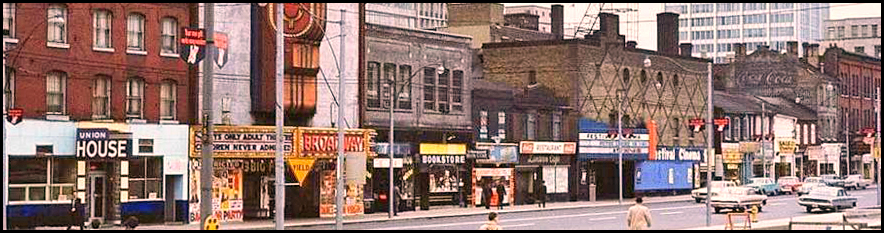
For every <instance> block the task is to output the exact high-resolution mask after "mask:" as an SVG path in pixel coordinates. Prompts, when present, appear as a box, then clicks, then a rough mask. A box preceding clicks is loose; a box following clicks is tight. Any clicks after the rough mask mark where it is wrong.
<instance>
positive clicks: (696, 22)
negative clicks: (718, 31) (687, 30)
mask: <svg viewBox="0 0 884 233" xmlns="http://www.w3.org/2000/svg"><path fill="white" fill-rule="evenodd" d="M712 22H713V21H712V17H705V18H693V19H691V26H692V27H702V26H712V25H713V23H712Z"/></svg>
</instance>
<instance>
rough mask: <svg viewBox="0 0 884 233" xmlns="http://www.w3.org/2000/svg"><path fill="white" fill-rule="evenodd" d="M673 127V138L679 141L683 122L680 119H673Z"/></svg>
mask: <svg viewBox="0 0 884 233" xmlns="http://www.w3.org/2000/svg"><path fill="white" fill-rule="evenodd" d="M671 125H672V132H673V136H672V137H673V139H676V140H678V137H679V136H680V135H681V120H680V119H678V117H676V118H672V124H671Z"/></svg>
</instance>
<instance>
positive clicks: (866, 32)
mask: <svg viewBox="0 0 884 233" xmlns="http://www.w3.org/2000/svg"><path fill="white" fill-rule="evenodd" d="M868 36H869V25H863V26H862V37H868Z"/></svg>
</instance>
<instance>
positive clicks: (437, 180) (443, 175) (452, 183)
mask: <svg viewBox="0 0 884 233" xmlns="http://www.w3.org/2000/svg"><path fill="white" fill-rule="evenodd" d="M429 173H430V193H453V192H457V185H458V182H457V176H456V175H457V168H455V167H451V166H449V167H439V169H434V170H432V171H430V172H429Z"/></svg>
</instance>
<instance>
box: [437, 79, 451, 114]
mask: <svg viewBox="0 0 884 233" xmlns="http://www.w3.org/2000/svg"><path fill="white" fill-rule="evenodd" d="M450 76H451V70H448V69H445V72H443V73H442V74H440V75H439V82H438V85H437V86H436V94H437V95H438V96H437V98H436V101H437V103H438V104H439V109H438V110H439V112H442V113H448V111H449V110H450V109H448V108H449V105H448V101H449V98H448V85H449V81H450V80H449V77H450Z"/></svg>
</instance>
